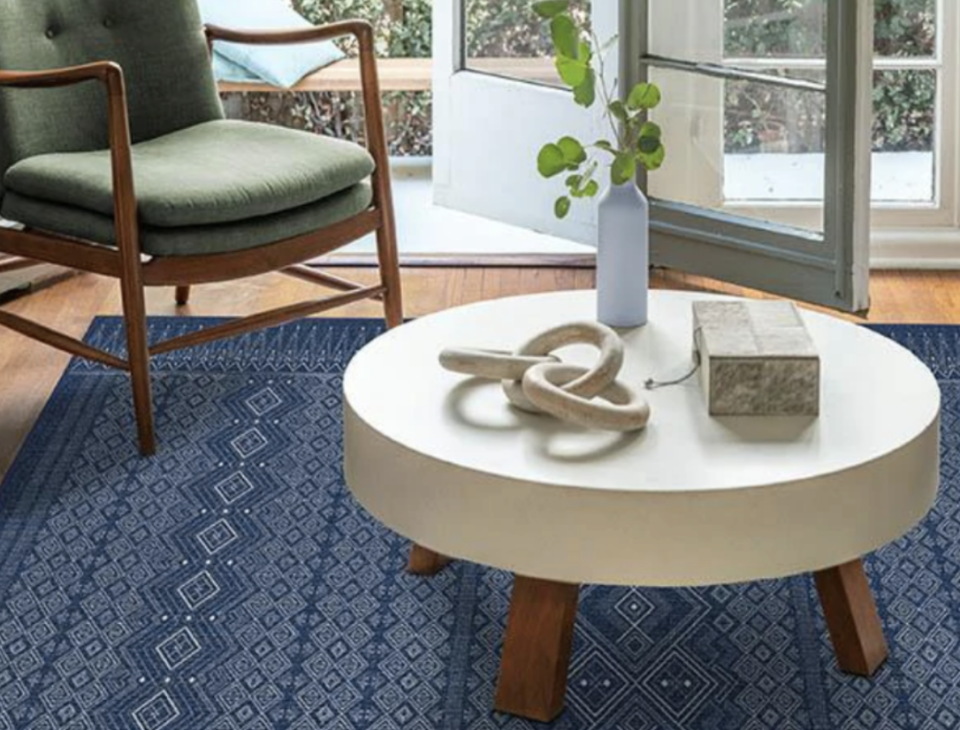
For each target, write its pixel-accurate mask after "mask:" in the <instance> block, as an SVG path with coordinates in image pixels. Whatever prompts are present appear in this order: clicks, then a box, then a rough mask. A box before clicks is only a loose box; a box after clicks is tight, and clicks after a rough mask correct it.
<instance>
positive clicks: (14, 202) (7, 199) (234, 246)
mask: <svg viewBox="0 0 960 730" xmlns="http://www.w3.org/2000/svg"><path fill="white" fill-rule="evenodd" d="M372 202H373V191H372V189H371V187H370V184H369V183H367V182H362V183H360V184H358V185H354V186H352V187H350V188H347V189H346V190H343V191H341V192H339V193H336V194H334V195H331V196H330V197H328V198H325V199H323V200H321V201H320V202H317V203H310V204H308V205H304V206H301V207H299V208H294V209H292V210H286V211H283V212H280V213H274V214H272V215H267V216H261V217H259V218H250V219H247V220H244V221H239V222H233V223H219V224H215V225H206V226H185V227H181V228H163V227H155V226H144V225H141V227H140V246H141V248H142V250H143V252H144V253H146V254H149V255H151V256H195V255H202V254H217V253H230V252H234V251H243V250H246V249H251V248H257V247H260V246H265V245H267V244H271V243H276V242H278V241H282V240H284V239H285V238H292V237H293V236H300V235H303V234H306V233H311V232H313V231H319V230H320V229H322V228H325V227H326V226H330V225H333V224H334V223H339V222H340V221H344V220H346V219H347V218H351V217H352V216H355V215H357V214H358V213H361V212H363V211H364V210H366V209H367V208H369V207H370V205H371V203H372ZM0 216H3V217H4V218H7V219H9V220H14V221H19V222H20V223H23V224H25V225H26V226H27V227H28V228H35V229H38V230H44V231H48V232H51V233H57V234H60V235H62V236H69V237H72V238H79V239H83V240H85V241H93V242H96V243H102V244H107V245H111V246H112V245H116V237H115V235H114V229H113V218H111V217H110V216H106V215H102V214H100V213H94V212H91V211H89V210H85V209H82V208H74V207H71V206H68V205H62V204H59V203H51V202H48V201H44V200H39V199H37V198H29V197H25V196H22V195H18V194H17V193H13V192H9V191H8V193H7V194H6V195H5V196H4V198H3V206H2V209H0ZM319 235H321V236H322V235H323V232H322V231H320V234H319Z"/></svg>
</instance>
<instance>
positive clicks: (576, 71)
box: [556, 56, 592, 89]
mask: <svg viewBox="0 0 960 730" xmlns="http://www.w3.org/2000/svg"><path fill="white" fill-rule="evenodd" d="M556 65H557V73H559V74H560V78H561V79H563V82H564V83H565V84H566V85H567V86H569V87H570V88H571V89H576V88H577V87H579V86H580V85H581V84H583V83H584V82H585V81H586V80H587V76H588V72H590V71H592V69H591V68H590V67H589V66H588V65H587V64H585V63H584V62H583V61H580V60H577V59H575V58H567V57H566V56H557V61H556Z"/></svg>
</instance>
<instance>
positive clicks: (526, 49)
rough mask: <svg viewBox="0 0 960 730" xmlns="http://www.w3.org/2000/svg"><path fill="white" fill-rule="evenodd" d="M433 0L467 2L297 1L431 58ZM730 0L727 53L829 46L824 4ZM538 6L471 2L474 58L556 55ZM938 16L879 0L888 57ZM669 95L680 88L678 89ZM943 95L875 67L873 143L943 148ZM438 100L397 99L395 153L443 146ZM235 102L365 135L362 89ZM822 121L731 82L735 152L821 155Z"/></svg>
mask: <svg viewBox="0 0 960 730" xmlns="http://www.w3.org/2000/svg"><path fill="white" fill-rule="evenodd" d="M434 1H436V2H440V1H442V2H459V1H460V0H291V2H292V4H293V5H294V7H296V8H297V10H299V11H300V12H301V13H302V14H303V15H304V16H305V17H307V18H308V19H309V20H311V21H312V22H314V23H325V22H330V21H333V20H342V19H345V18H348V17H361V18H365V19H367V20H369V21H371V22H372V23H374V25H375V27H376V29H377V48H378V53H380V54H381V55H383V56H396V57H401V56H405V57H429V56H430V55H431V33H432V30H431V12H432V3H433V2H434ZM603 1H604V2H612V0H603ZM662 1H664V2H666V1H668V0H662ZM704 1H705V2H706V1H707V0H704ZM851 1H852V0H851ZM942 1H943V2H958V1H960V0H942ZM724 2H725V12H726V17H727V24H726V38H725V53H726V55H727V56H728V57H744V56H747V57H760V58H764V57H771V56H779V57H782V56H786V57H801V58H802V57H812V56H817V55H821V54H822V53H823V44H824V40H825V31H824V22H825V16H824V9H825V5H826V2H825V0H724ZM587 4H588V3H587V1H586V0H577V1H576V2H574V3H573V4H572V5H573V11H574V17H575V18H576V19H577V21H578V22H583V21H585V19H586V14H585V8H586V6H587ZM532 6H533V1H532V0H466V11H467V12H466V31H467V51H468V55H469V56H472V57H533V56H547V55H551V54H552V45H551V42H550V37H549V32H548V31H547V30H546V29H545V28H544V26H543V24H542V23H541V22H540V19H539V18H537V16H536V14H535V13H534V12H533V10H532ZM935 19H936V0H876V22H875V34H876V39H877V40H876V49H877V53H878V54H880V55H884V56H914V57H915V56H930V55H931V54H932V53H933V52H934V50H935V46H936V32H935ZM348 50H349V49H348ZM794 73H796V72H794ZM664 92H665V93H666V94H667V95H668V96H669V89H664ZM936 92H937V89H936V74H935V73H934V72H932V71H917V70H903V71H889V72H885V73H878V74H876V82H875V89H874V99H875V103H876V120H875V124H874V148H875V149H877V150H884V151H906V150H931V149H933V146H934V137H935V119H936V114H935V100H936ZM430 104H431V97H430V94H429V92H422V93H397V94H389V95H387V98H386V107H387V111H388V117H389V120H388V134H389V137H390V146H391V152H392V154H396V155H429V154H431V153H432V130H431V119H430V114H431V106H430ZM227 107H228V110H230V113H231V114H232V115H235V116H242V117H246V118H251V119H256V120H260V121H269V122H274V123H278V124H285V125H290V126H295V127H298V128H302V129H308V130H311V131H316V132H318V133H328V134H337V135H345V136H347V137H348V138H353V139H360V137H361V135H362V126H363V125H362V117H361V112H360V110H361V108H362V105H361V104H359V100H358V99H357V98H356V95H354V94H244V95H239V94H238V95H232V98H229V99H228V100H227ZM822 126H823V100H822V98H818V97H817V95H815V94H810V93H807V94H802V93H800V92H795V91H782V90H778V89H771V88H770V87H763V86H760V85H757V84H743V83H729V84H727V86H726V148H727V151H728V152H751V151H778V152H786V151H789V152H804V151H819V150H822V149H823V139H822Z"/></svg>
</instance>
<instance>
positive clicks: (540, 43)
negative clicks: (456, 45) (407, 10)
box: [443, 0, 590, 86]
mask: <svg viewBox="0 0 960 730" xmlns="http://www.w3.org/2000/svg"><path fill="white" fill-rule="evenodd" d="M443 1H444V2H449V1H450V0H443ZM461 2H462V3H463V19H464V23H463V24H464V28H463V33H464V48H465V55H466V59H465V64H464V65H465V67H466V68H467V69H470V70H471V71H481V72H484V73H491V74H495V75H497V76H505V77H507V78H513V79H517V80H520V81H532V82H536V83H543V84H549V85H551V86H563V84H562V82H561V81H560V77H559V76H558V75H557V72H556V69H555V68H554V65H553V57H552V56H553V44H552V43H551V41H550V32H549V26H548V24H547V23H545V22H544V21H543V19H542V18H540V17H539V16H538V15H537V14H536V13H534V12H533V10H532V5H533V3H532V2H531V0H461ZM571 5H572V9H573V12H574V14H575V15H576V16H578V17H579V18H580V20H582V21H586V20H587V19H588V18H589V13H590V3H589V2H588V0H573V2H572V3H571Z"/></svg>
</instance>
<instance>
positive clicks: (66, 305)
mask: <svg viewBox="0 0 960 730" xmlns="http://www.w3.org/2000/svg"><path fill="white" fill-rule="evenodd" d="M337 273H338V275H342V276H346V277H348V278H352V279H354V280H356V281H359V282H361V283H366V282H370V283H372V282H373V281H374V279H375V276H376V273H375V270H373V269H362V270H355V271H354V270H344V269H340V270H338V271H337ZM403 276H404V290H405V297H406V313H407V315H408V316H421V315H424V314H428V313H430V312H435V311H437V310H440V309H446V308H448V307H453V306H457V305H460V304H467V303H470V302H475V301H480V300H484V299H495V298H499V297H506V296H513V295H517V294H525V293H532V292H543V291H556V290H561V289H587V288H590V287H592V286H593V271H592V270H589V269H534V268H529V269H503V268H498V269H480V268H472V269H424V268H417V269H406V270H405V271H404V274H403ZM653 285H654V286H658V287H666V288H674V289H703V290H708V291H719V292H724V293H735V294H751V292H747V291H745V290H742V289H739V288H736V287H730V286H725V285H721V284H717V283H716V282H712V281H709V280H705V279H699V278H696V277H690V276H686V275H683V274H677V273H674V272H662V273H658V274H657V275H655V276H654V280H653ZM871 292H872V298H873V306H872V309H871V312H870V315H869V317H868V318H867V320H864V319H859V320H858V321H871V322H900V323H929V324H932V323H947V324H950V323H957V324H960V272H935V271H922V272H921V271H917V272H880V273H876V274H874V277H873V281H872V284H871ZM316 293H317V289H316V288H315V287H312V286H311V285H309V284H305V283H303V282H299V281H296V280H293V279H287V278H285V277H280V276H266V277H260V278H257V279H251V280H248V281H245V282H242V283H240V284H230V285H211V286H206V287H200V288H197V289H196V290H195V292H194V296H193V301H192V303H191V304H190V306H188V307H185V308H182V309H177V308H176V307H175V306H174V303H173V291H172V290H170V289H156V290H151V291H150V293H149V297H148V302H147V304H148V309H149V311H150V313H151V314H157V315H172V314H196V315H242V314H248V313H250V312H254V311H258V310H260V309H265V308H269V307H271V306H279V305H282V304H286V303H290V302H294V301H297V300H298V299H303V298H307V297H310V296H316V295H317V294H316ZM4 308H5V309H8V310H10V311H12V312H16V313H19V314H22V315H25V316H28V317H31V318H34V319H37V320H39V321H41V322H45V323H48V324H54V325H56V326H57V327H58V328H60V329H62V330H64V331H65V332H66V333H67V334H70V335H73V336H75V337H81V336H82V335H83V334H84V332H85V331H86V329H87V328H88V327H89V325H90V322H91V320H92V319H93V317H95V316H97V315H101V314H119V312H120V298H119V291H118V287H117V285H116V283H115V282H112V281H109V280H106V279H101V278H99V277H96V276H92V275H78V276H74V277H72V278H70V279H68V280H66V281H64V282H62V283H60V284H57V285H55V286H52V287H50V288H47V289H44V290H42V291H39V292H36V293H33V294H30V295H29V296H26V297H23V298H21V299H18V300H15V301H13V302H10V303H8V304H6V305H4ZM379 314H380V309H379V305H377V304H376V303H373V302H363V303H360V304H356V305H352V306H350V307H347V308H345V309H343V310H340V311H339V312H338V313H337V316H345V317H368V316H372V317H375V316H379ZM851 319H857V318H852V317H851ZM68 359H69V358H68V357H67V356H65V355H62V354H61V353H59V352H57V351H54V350H51V349H49V348H47V347H45V346H42V345H39V344H36V343H34V342H31V341H29V340H26V339H24V338H22V337H20V336H18V335H15V334H13V333H11V332H9V331H6V330H3V329H2V328H0V478H2V476H3V474H4V473H6V470H7V468H8V467H9V465H10V463H11V461H12V459H13V457H14V456H15V455H16V452H17V449H18V448H19V447H20V443H21V442H22V440H23V438H24V437H25V436H26V434H27V433H28V432H29V431H30V428H31V427H32V426H33V423H34V421H35V420H36V418H37V416H38V415H39V413H40V410H41V408H42V407H43V405H44V403H45V402H46V400H47V398H48V397H49V395H50V393H51V391H52V389H53V387H54V385H55V384H56V382H57V381H58V379H59V378H60V375H61V374H62V373H63V369H64V367H65V366H66V364H67V361H68ZM131 438H134V435H133V434H131Z"/></svg>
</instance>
